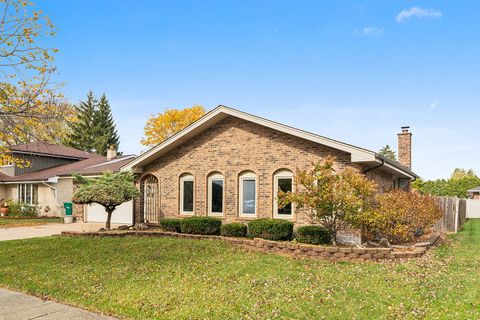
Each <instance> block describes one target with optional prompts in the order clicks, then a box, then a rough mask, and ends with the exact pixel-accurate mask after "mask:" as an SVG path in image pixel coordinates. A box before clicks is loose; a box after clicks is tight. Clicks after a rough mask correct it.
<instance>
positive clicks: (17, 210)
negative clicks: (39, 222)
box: [8, 201, 38, 217]
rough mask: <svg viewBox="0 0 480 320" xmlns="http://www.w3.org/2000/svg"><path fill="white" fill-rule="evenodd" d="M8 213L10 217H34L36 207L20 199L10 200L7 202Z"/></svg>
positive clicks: (36, 210) (36, 213) (36, 214)
mask: <svg viewBox="0 0 480 320" xmlns="http://www.w3.org/2000/svg"><path fill="white" fill-rule="evenodd" d="M8 215H9V216H12V217H36V216H38V207H37V206H34V205H31V204H27V203H23V202H20V201H11V202H9V203H8Z"/></svg>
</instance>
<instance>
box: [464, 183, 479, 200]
mask: <svg viewBox="0 0 480 320" xmlns="http://www.w3.org/2000/svg"><path fill="white" fill-rule="evenodd" d="M467 194H468V198H469V199H475V200H480V186H478V187H475V188H473V189H470V190H468V191H467Z"/></svg>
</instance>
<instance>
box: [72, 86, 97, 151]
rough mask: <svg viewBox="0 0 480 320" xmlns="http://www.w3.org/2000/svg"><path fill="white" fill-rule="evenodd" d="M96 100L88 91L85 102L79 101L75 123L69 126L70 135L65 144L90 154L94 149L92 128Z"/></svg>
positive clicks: (93, 126) (93, 125)
mask: <svg viewBox="0 0 480 320" xmlns="http://www.w3.org/2000/svg"><path fill="white" fill-rule="evenodd" d="M96 105H97V100H96V99H95V97H94V96H93V92H92V91H89V92H88V94H87V100H85V101H80V104H79V105H78V106H77V107H76V108H75V109H76V121H75V122H72V123H71V124H70V128H71V130H70V134H69V136H68V137H67V138H66V140H65V144H66V145H68V146H70V147H72V148H75V149H79V150H83V151H87V152H92V151H93V149H94V144H95V139H94V134H93V133H94V128H95V122H94V119H95V112H96V110H95V109H96Z"/></svg>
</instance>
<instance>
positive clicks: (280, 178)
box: [273, 169, 293, 218]
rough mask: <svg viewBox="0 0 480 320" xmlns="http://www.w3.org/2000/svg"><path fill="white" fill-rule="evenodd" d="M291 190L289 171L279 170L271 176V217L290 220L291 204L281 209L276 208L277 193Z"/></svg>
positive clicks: (291, 176) (291, 177) (290, 172)
mask: <svg viewBox="0 0 480 320" xmlns="http://www.w3.org/2000/svg"><path fill="white" fill-rule="evenodd" d="M292 190H293V173H292V171H290V170H286V169H283V170H279V171H277V172H275V174H274V175H273V217H274V218H291V217H292V216H293V206H292V204H291V203H289V204H287V205H286V206H284V207H283V208H280V207H279V206H278V192H279V191H282V192H289V191H290V192H291V191H292Z"/></svg>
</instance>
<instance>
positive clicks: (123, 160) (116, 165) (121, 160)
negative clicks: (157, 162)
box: [66, 155, 135, 175]
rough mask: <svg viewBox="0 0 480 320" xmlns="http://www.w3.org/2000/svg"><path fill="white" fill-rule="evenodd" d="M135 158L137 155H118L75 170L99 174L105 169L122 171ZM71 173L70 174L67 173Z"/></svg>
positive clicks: (88, 173)
mask: <svg viewBox="0 0 480 320" xmlns="http://www.w3.org/2000/svg"><path fill="white" fill-rule="evenodd" d="M134 158H135V155H125V156H121V157H117V158H115V159H112V160H110V161H106V162H102V163H98V164H94V165H91V166H88V167H85V168H82V169H80V170H77V171H75V173H78V174H82V175H98V174H102V173H103V172H105V171H113V172H116V171H120V169H121V168H122V167H123V166H124V165H126V164H127V163H129V162H130V161H132V160H133V159H134ZM66 175H70V174H66Z"/></svg>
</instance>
